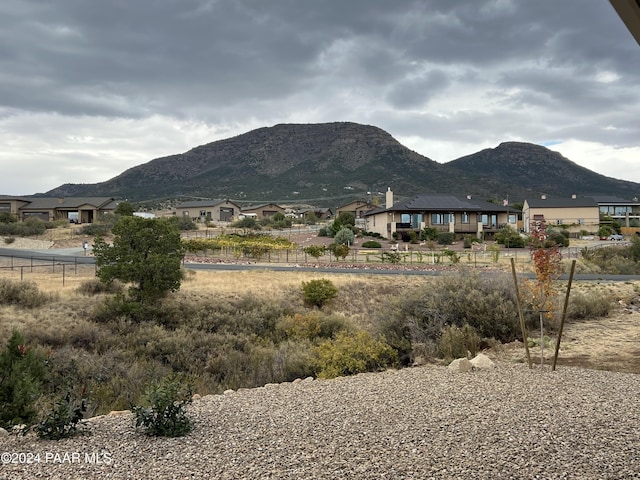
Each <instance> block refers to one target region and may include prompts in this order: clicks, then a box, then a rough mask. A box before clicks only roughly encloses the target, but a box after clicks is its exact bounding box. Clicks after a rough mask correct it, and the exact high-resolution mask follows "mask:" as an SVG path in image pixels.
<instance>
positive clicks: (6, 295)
mask: <svg viewBox="0 0 640 480" xmlns="http://www.w3.org/2000/svg"><path fill="white" fill-rule="evenodd" d="M54 297H55V295H54V294H49V293H45V292H41V291H40V290H39V289H38V285H37V284H36V283H35V282H31V281H15V280H11V279H7V278H0V305H18V306H20V307H23V308H37V307H41V306H42V305H44V304H45V303H47V302H49V301H51V300H52V299H53V298H54Z"/></svg>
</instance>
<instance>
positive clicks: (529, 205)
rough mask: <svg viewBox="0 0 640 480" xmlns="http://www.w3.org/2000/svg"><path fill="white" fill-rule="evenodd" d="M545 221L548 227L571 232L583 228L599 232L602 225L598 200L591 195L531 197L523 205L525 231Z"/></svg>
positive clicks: (589, 231)
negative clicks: (560, 228)
mask: <svg viewBox="0 0 640 480" xmlns="http://www.w3.org/2000/svg"><path fill="white" fill-rule="evenodd" d="M539 221H544V222H545V224H546V225H547V227H562V228H564V229H566V230H568V231H569V232H571V233H578V232H580V231H582V230H585V231H587V232H588V233H590V234H592V233H597V232H598V228H599V226H600V214H599V208H598V202H596V200H595V199H594V198H591V197H577V196H575V195H574V196H572V197H570V198H549V197H547V196H546V195H542V196H541V197H540V198H531V199H527V200H525V201H524V204H523V206H522V224H523V228H524V231H525V232H527V233H528V232H530V231H531V228H532V225H534V224H535V223H536V222H539Z"/></svg>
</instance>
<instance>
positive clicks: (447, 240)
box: [438, 232, 456, 245]
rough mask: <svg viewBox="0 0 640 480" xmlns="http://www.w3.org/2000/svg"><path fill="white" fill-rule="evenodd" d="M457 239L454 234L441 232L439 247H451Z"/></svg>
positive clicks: (439, 234)
mask: <svg viewBox="0 0 640 480" xmlns="http://www.w3.org/2000/svg"><path fill="white" fill-rule="evenodd" d="M455 239H456V235H455V233H453V232H440V233H438V244H439V245H451V244H452V243H453V241H454V240H455Z"/></svg>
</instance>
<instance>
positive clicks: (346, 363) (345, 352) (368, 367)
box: [317, 330, 398, 378]
mask: <svg viewBox="0 0 640 480" xmlns="http://www.w3.org/2000/svg"><path fill="white" fill-rule="evenodd" d="M317 354H318V359H317V368H318V377H320V378H335V377H339V376H343V375H354V374H356V373H362V372H371V371H379V370H381V369H383V368H386V367H388V366H392V365H395V364H396V362H397V360H398V356H397V353H396V351H395V350H394V349H393V348H391V347H390V346H389V345H388V344H387V343H386V342H385V341H384V340H376V339H375V338H373V337H372V336H371V335H370V334H369V333H368V332H366V331H364V330H359V331H357V332H355V333H350V332H339V333H338V334H337V335H336V337H335V339H333V340H327V341H325V342H323V343H321V344H320V345H318V348H317Z"/></svg>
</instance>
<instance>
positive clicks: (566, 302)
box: [551, 258, 576, 371]
mask: <svg viewBox="0 0 640 480" xmlns="http://www.w3.org/2000/svg"><path fill="white" fill-rule="evenodd" d="M575 271H576V260H575V258H574V259H573V260H572V261H571V273H570V274H569V283H568V285H567V294H566V296H565V297H564V308H563V309H562V318H561V319H560V330H559V331H558V340H557V341H556V353H555V355H554V356H553V366H552V367H551V370H552V371H555V369H556V364H557V363H558V353H559V352H560V340H562V329H563V328H564V321H565V319H566V318H567V307H568V306H569V293H570V292H571V284H572V283H573V273H574V272H575Z"/></svg>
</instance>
